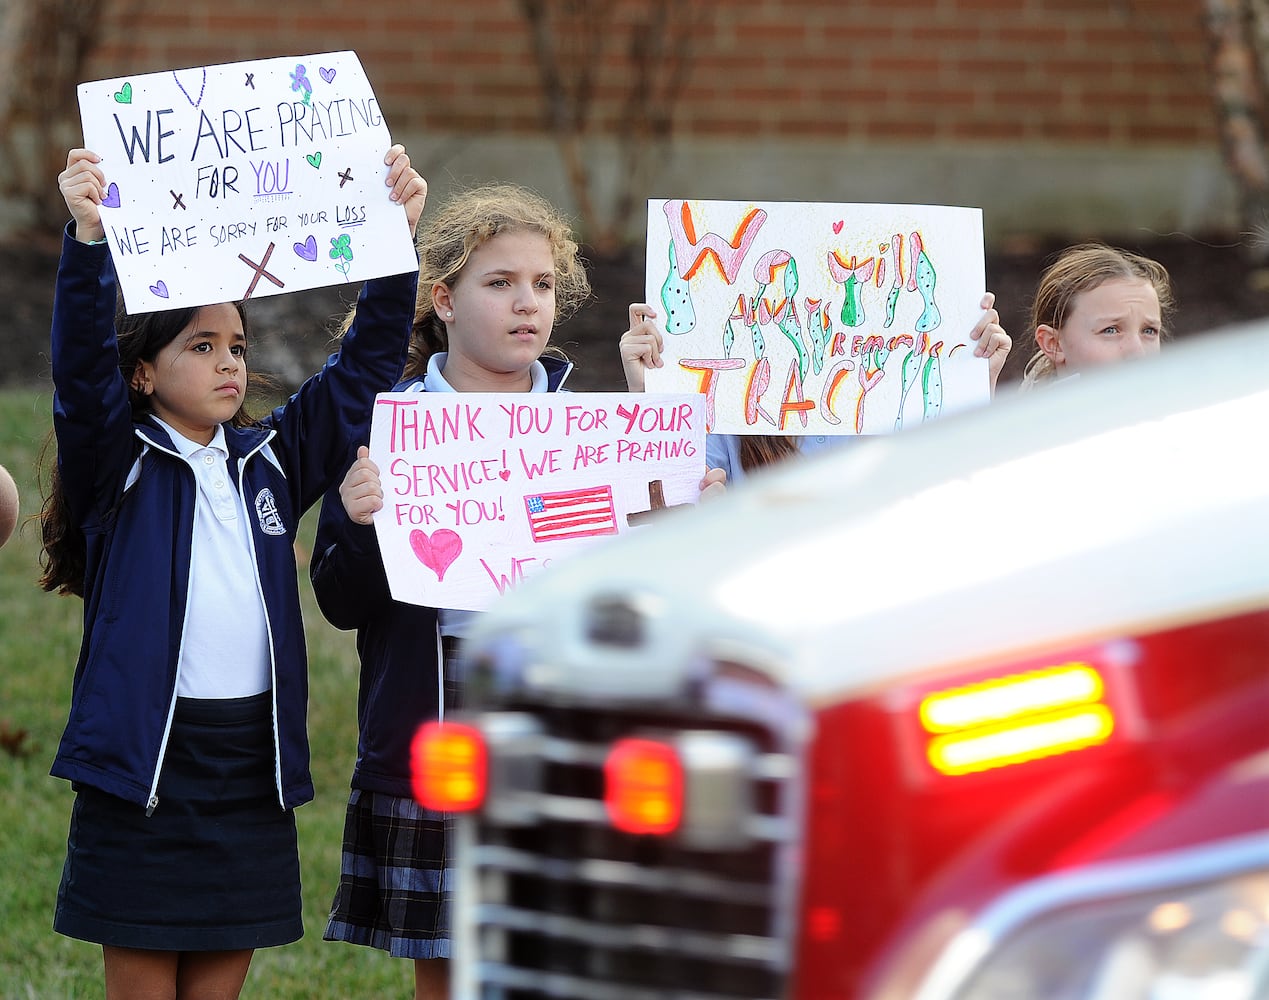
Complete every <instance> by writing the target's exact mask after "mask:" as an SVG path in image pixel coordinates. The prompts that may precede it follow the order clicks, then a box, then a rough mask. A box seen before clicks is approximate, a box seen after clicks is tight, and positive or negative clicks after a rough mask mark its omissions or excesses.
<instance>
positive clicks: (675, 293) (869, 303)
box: [645, 199, 990, 434]
mask: <svg viewBox="0 0 1269 1000" xmlns="http://www.w3.org/2000/svg"><path fill="white" fill-rule="evenodd" d="M645 267H646V270H645V279H646V285H647V298H646V300H645V301H647V302H648V303H650V304H651V305H652V306H653V308H654V309H656V310H657V323H658V325H659V326H660V328H661V330H662V332H663V333H664V334H665V338H664V339H665V343H664V351H663V359H664V362H665V364H664V366H663V367H661V368H653V369H650V370H649V371H648V375H647V388H648V391H649V392H687V391H691V390H693V389H695V390H698V391H701V392H704V393H705V396H706V422H707V424H708V429H709V430H711V431H719V432H726V433H733V434H883V433H889V432H892V431H897V430H901V429H903V428H904V427H912V426H914V425H917V424H920V423H923V422H925V421H927V420H933V419H935V418H937V417H938V416H940V415H941V414H945V413H951V412H952V411H953V410H958V409H963V408H966V407H970V406H977V405H979V404H982V403H986V402H987V401H988V399H989V398H990V383H989V377H988V363H987V361H986V359H985V358H977V357H974V343H973V340H972V338H971V332H972V331H973V329H974V326H975V324H976V323H977V322H978V320H979V319H980V318H981V316H982V307H981V300H982V297H983V288H984V281H985V278H984V262H983V220H982V212H981V211H980V210H978V209H976V208H957V207H951V206H943V205H870V204H832V203H825V202H772V201H760V202H728V201H684V200H682V199H673V200H668V201H659V200H658V201H650V202H649V203H648V246H647V257H646V265H645Z"/></svg>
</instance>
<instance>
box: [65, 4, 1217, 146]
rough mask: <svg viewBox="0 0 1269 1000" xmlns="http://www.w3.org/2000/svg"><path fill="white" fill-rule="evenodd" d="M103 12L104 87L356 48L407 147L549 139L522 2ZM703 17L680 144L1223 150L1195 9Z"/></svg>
mask: <svg viewBox="0 0 1269 1000" xmlns="http://www.w3.org/2000/svg"><path fill="white" fill-rule="evenodd" d="M103 2H105V0H103ZM109 2H110V6H111V10H110V13H109V14H108V15H107V17H106V21H105V24H104V34H103V39H102V45H101V47H100V49H99V50H98V51H97V53H96V55H95V56H94V58H93V59H92V61H91V63H90V65H89V75H90V76H91V77H94V78H95V77H104V76H113V75H119V74H123V73H129V72H132V73H135V72H146V71H155V70H163V69H170V68H175V67H181V66H192V65H200V64H209V63H215V62H226V61H234V60H238V59H247V58H257V57H267V56H280V55H291V54H297V53H302V52H319V51H328V50H334V49H345V48H351V49H354V50H356V51H357V53H358V54H359V55H360V57H361V59H362V61H363V63H364V64H365V67H366V71H367V73H368V74H369V77H370V80H371V83H372V85H373V86H374V88H375V91H376V93H377V95H378V96H379V98H380V102H381V104H382V106H383V108H384V111H385V114H386V115H387V117H388V120H389V122H390V123H392V125H393V127H394V129H396V130H398V131H402V130H407V131H408V130H426V131H441V132H446V133H459V134H462V133H473V134H475V133H487V132H498V133H504V134H512V135H515V134H530V133H535V132H541V131H542V128H543V125H542V123H543V100H542V90H541V87H540V84H539V77H538V73H537V70H536V68H535V63H534V58H533V52H532V45H531V36H530V32H529V30H528V28H527V26H526V23H525V21H524V18H523V16H522V15H521V13H520V6H519V4H518V3H517V2H515V0H467V2H465V3H464V2H457V0H446V2H444V3H438V2H415V3H404V2H403V3H379V4H368V3H360V4H352V3H348V2H346V0H342V2H337V0H305V2H296V0H214V2H213V0H182V2H180V3H178V4H169V3H166V2H162V3H161V2H160V0H109ZM696 2H697V3H701V2H702V0H696ZM575 6H576V3H575V2H574V3H572V4H570V3H566V2H564V0H554V2H553V4H552V7H553V8H554V9H556V10H561V9H564V8H567V7H575ZM649 6H651V4H650V3H648V2H646V0H613V2H612V3H611V5H610V8H611V22H610V24H609V25H608V27H607V29H606V30H605V31H604V32H603V43H602V47H601V48H600V50H599V51H600V52H601V53H602V57H603V58H602V60H601V67H600V70H599V72H598V76H597V78H596V83H595V87H594V97H593V111H594V127H595V128H596V129H597V131H598V132H600V133H612V132H614V131H615V130H618V129H621V128H624V127H627V125H628V122H627V121H626V111H625V106H626V99H627V90H628V84H629V80H630V79H631V74H630V69H631V64H630V59H629V55H628V49H629V45H630V40H631V37H632V35H631V28H632V25H634V24H637V23H638V22H639V21H641V20H645V19H646V17H647V13H648V8H649ZM707 6H708V7H709V8H710V9H711V13H710V14H709V16H708V19H707V21H706V23H705V24H704V25H703V26H702V27H701V28H700V29H699V30H698V31H697V32H696V37H695V39H694V41H693V42H692V44H691V50H692V52H693V54H694V58H693V61H692V71H691V74H690V76H689V77H688V81H687V85H686V90H685V94H684V97H683V99H682V100H681V101H680V102H679V103H678V105H677V106H676V108H675V113H674V128H675V132H676V134H678V135H691V136H706V137H708V136H714V137H722V138H732V139H739V140H742V141H752V142H762V143H770V142H772V141H778V140H780V139H797V140H806V139H820V138H822V139H828V140H838V141H840V140H859V141H865V140H867V141H908V140H930V139H934V140H938V141H940V142H943V143H952V144H956V143H966V142H975V141H990V142H1003V143H1022V144H1031V143H1041V144H1043V143H1061V144H1068V145H1077V146H1088V147H1090V148H1092V147H1097V148H1102V147H1105V146H1106V145H1108V144H1109V145H1113V146H1118V147H1124V148H1125V149H1131V148H1134V147H1140V146H1142V145H1152V144H1153V145H1156V146H1158V145H1189V146H1193V145H1205V146H1211V145H1213V144H1214V143H1215V141H1216V140H1215V130H1214V127H1213V121H1212V110H1211V109H1212V101H1211V98H1210V97H1209V94H1208V86H1207V77H1206V66H1205V59H1206V52H1207V48H1206V42H1205V39H1204V35H1203V32H1202V27H1201V0H849V2H847V0H713V2H712V3H708V4H707ZM401 7H407V8H408V9H407V10H405V11H404V12H398V11H397V8H401ZM556 37H557V39H558V42H559V44H560V46H561V49H562V51H563V55H562V56H561V60H560V61H561V63H562V64H563V66H564V69H565V72H567V68H568V66H569V65H570V62H571V60H570V59H569V58H568V53H569V51H570V50H575V49H576V48H577V46H579V45H581V46H584V47H586V48H588V49H589V48H590V47H591V46H590V45H588V43H586V41H585V39H584V38H582V36H581V33H580V31H579V30H578V28H577V22H576V19H573V20H572V21H570V22H568V23H567V24H566V25H565V26H564V27H562V28H561V29H560V32H559V34H558V35H557V36H556Z"/></svg>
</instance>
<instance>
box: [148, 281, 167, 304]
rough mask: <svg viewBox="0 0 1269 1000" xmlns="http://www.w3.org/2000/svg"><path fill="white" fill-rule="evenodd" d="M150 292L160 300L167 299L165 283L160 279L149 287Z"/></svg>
mask: <svg viewBox="0 0 1269 1000" xmlns="http://www.w3.org/2000/svg"><path fill="white" fill-rule="evenodd" d="M150 291H152V292H153V293H154V294H155V295H157V296H158V297H159V298H161V299H165V298H167V282H166V281H164V280H163V279H162V278H160V279H159V280H158V281H157V282H155V283H154V284H153V285H151V286H150Z"/></svg>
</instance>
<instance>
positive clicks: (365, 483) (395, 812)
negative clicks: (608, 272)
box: [311, 185, 590, 1000]
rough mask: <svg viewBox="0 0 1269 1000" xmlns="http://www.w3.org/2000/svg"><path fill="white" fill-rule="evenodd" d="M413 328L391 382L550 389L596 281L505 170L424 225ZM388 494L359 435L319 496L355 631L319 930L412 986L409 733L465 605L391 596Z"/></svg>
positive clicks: (440, 865) (448, 669)
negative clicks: (348, 741)
mask: <svg viewBox="0 0 1269 1000" xmlns="http://www.w3.org/2000/svg"><path fill="white" fill-rule="evenodd" d="M419 258H420V264H419V268H420V274H419V295H418V305H417V307H416V309H415V315H414V336H413V338H412V340H411V342H410V356H409V361H408V362H407V364H406V374H405V379H404V381H403V382H402V383H401V384H400V385H399V386H398V387H397V390H396V391H398V392H447V393H454V392H461V393H467V392H556V391H559V390H560V389H561V386H562V384H563V382H564V380H565V378H566V377H567V375H568V373H569V370H570V369H571V367H572V366H571V364H570V363H569V362H568V361H567V359H565V358H563V357H562V356H558V355H556V354H554V353H551V352H550V349H549V348H548V343H549V341H550V337H551V331H552V329H553V328H554V325H555V322H556V320H558V319H562V318H563V317H564V316H565V315H567V314H568V313H570V312H571V311H572V310H573V309H575V308H576V307H577V306H578V305H579V304H580V303H581V302H583V301H584V300H585V299H586V298H587V297H588V296H589V294H590V284H589V281H588V280H587V277H586V272H585V268H584V267H583V264H582V260H581V257H580V255H579V249H578V245H577V242H576V240H575V239H574V238H573V235H572V233H571V232H570V229H569V226H568V223H567V221H566V220H565V219H564V218H563V216H562V215H561V214H560V213H559V212H558V210H556V209H555V208H554V207H553V206H551V205H550V204H549V203H547V202H545V201H544V200H542V199H541V198H539V197H538V196H536V195H534V194H532V193H530V192H528V191H526V190H524V189H522V188H519V187H516V186H514V185H493V186H488V187H482V188H477V189H474V190H470V191H466V192H463V193H460V194H458V195H456V196H455V197H454V198H452V199H451V200H450V201H449V202H448V203H447V204H446V205H444V206H443V207H442V208H441V209H440V211H439V212H437V213H436V214H435V215H434V216H431V217H430V218H429V220H428V221H427V222H426V223H425V225H424V231H423V232H422V234H421V235H420V238H419ZM382 506H383V488H382V484H381V483H380V479H379V469H378V467H377V466H376V465H375V463H374V462H372V461H371V460H370V458H369V457H368V451H367V449H365V448H362V449H360V451H359V455H358V458H357V460H356V461H355V463H354V464H353V465H352V467H351V469H349V471H348V475H347V476H346V477H345V478H344V481H343V484H342V485H341V486H340V488H339V490H338V491H335V492H332V493H330V494H329V495H328V496H327V498H326V500H325V501H324V502H323V504H322V512H321V518H320V520H319V522H318V527H317V537H316V541H315V544H314V550H315V551H314V555H313V562H312V567H311V576H312V581H313V589H314V592H315V593H316V595H317V601H318V604H319V606H320V607H321V609H322V612H323V614H325V615H326V617H327V618H328V619H329V620H330V622H331V623H332V624H333V625H335V626H336V627H337V628H342V629H356V630H357V650H358V653H359V654H360V659H361V689H360V697H359V699H358V706H357V716H358V727H359V735H358V745H357V764H356V768H355V770H354V772H353V776H352V792H351V795H350V798H349V804H348V814H347V822H346V826H345V831H344V855H343V863H342V871H341V876H340V882H339V887H338V889H337V890H336V893H335V900H334V904H333V906H332V910H331V918H330V923H329V924H328V926H327V928H326V938H327V939H328V940H337V941H349V942H352V943H354V944H362V945H368V946H370V947H374V948H381V949H383V950H385V951H388V952H390V953H391V954H392V955H394V956H398V957H403V958H412V959H414V960H415V961H414V969H415V996H416V997H417V998H419V1000H422V998H440V997H446V996H448V995H449V994H448V989H447V963H446V962H445V961H444V960H445V959H448V958H449V956H450V946H451V945H450V928H449V903H450V885H451V882H452V877H453V876H452V874H451V872H450V865H451V862H450V858H449V854H448V837H447V822H446V817H445V816H444V815H443V814H438V813H433V812H429V811H428V810H426V809H423V808H422V807H421V806H419V805H418V804H417V803H416V802H415V801H414V799H413V791H412V787H411V775H410V744H411V741H412V739H413V736H414V733H415V731H416V730H417V729H418V727H419V726H420V724H422V723H424V722H427V721H432V720H436V719H439V718H441V717H442V716H443V714H444V713H445V712H446V711H448V710H450V709H452V708H454V707H455V705H456V704H457V701H458V699H457V694H458V684H457V677H456V660H455V654H456V651H457V645H458V642H459V640H460V639H461V638H462V636H463V634H464V631H465V626H466V624H467V623H468V621H469V620H470V616H471V615H472V614H474V612H468V611H453V610H447V609H437V608H428V607H421V606H418V605H413V604H405V603H401V602H398V601H394V600H393V599H392V596H391V592H390V589H389V585H388V579H387V575H386V573H385V571H384V568H383V562H382V559H381V557H380V554H379V545H378V541H377V539H376V536H375V530H374V527H373V525H372V519H373V515H374V513H375V511H377V510H379V509H381V508H382Z"/></svg>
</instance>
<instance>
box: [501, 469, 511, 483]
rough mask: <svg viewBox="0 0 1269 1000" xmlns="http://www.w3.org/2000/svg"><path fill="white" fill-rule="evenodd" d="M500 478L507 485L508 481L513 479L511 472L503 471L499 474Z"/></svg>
mask: <svg viewBox="0 0 1269 1000" xmlns="http://www.w3.org/2000/svg"><path fill="white" fill-rule="evenodd" d="M498 476H499V478H500V479H501V480H502V481H503V482H504V483H505V482H506V481H507V480H508V479H510V478H511V470H510V469H503V470H502V471H501V472H500V473H498Z"/></svg>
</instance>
